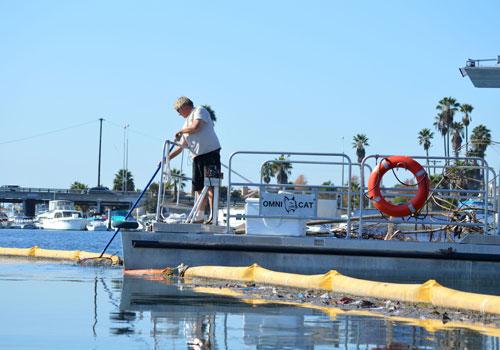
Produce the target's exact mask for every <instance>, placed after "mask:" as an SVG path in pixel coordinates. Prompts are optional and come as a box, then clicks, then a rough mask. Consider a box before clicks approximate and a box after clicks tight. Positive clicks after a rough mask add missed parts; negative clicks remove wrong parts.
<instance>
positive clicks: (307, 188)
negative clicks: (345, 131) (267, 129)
mask: <svg viewBox="0 0 500 350" xmlns="http://www.w3.org/2000/svg"><path fill="white" fill-rule="evenodd" d="M281 154H287V155H289V156H297V157H320V158H322V157H325V158H326V157H329V158H330V159H332V158H333V159H332V160H334V161H312V160H301V159H286V160H265V161H264V162H263V163H262V164H261V169H260V173H259V177H260V181H259V182H251V183H249V182H244V183H243V182H233V181H232V176H231V174H232V167H233V160H234V158H235V157H236V156H240V155H250V156H259V155H260V156H273V155H274V156H279V155H281ZM338 158H340V159H341V160H342V161H338ZM267 163H274V164H282V163H287V164H310V165H313V164H314V165H330V166H344V167H347V173H348V176H347V180H348V181H347V182H348V183H347V186H346V187H344V186H341V187H339V186H334V185H332V186H328V185H310V184H295V185H294V184H268V183H264V181H263V176H262V169H263V167H264V166H265V165H266V164H267ZM228 168H229V174H228V188H227V198H228V200H227V209H226V210H227V215H226V217H227V223H226V225H227V232H228V233H229V232H231V228H230V223H229V221H230V218H237V217H240V216H241V214H238V215H233V214H231V205H230V203H231V200H230V196H231V189H232V188H233V187H236V186H248V187H257V188H258V189H259V195H260V196H262V194H263V193H264V192H265V191H267V190H268V189H277V188H281V189H283V190H285V191H286V192H311V193H314V195H315V197H316V198H318V193H319V192H318V191H320V190H323V191H325V192H322V193H328V192H335V193H338V192H339V190H340V191H341V192H342V193H345V192H346V194H347V204H346V206H347V208H346V209H347V212H346V215H347V217H346V220H345V222H346V225H347V227H346V232H347V237H349V236H350V233H351V220H350V217H351V187H352V186H351V175H352V162H351V159H350V158H349V157H348V156H347V155H346V154H343V153H313V152H278V151H273V152H265V151H238V152H234V153H233V154H231V156H230V157H229V166H228ZM295 187H297V188H300V189H299V190H295V189H294V188H295ZM343 191H345V192H343ZM342 197H343V196H342ZM245 218H246V219H252V218H263V219H282V218H283V217H282V216H276V215H261V213H260V212H259V215H248V214H246V215H245ZM287 219H292V220H293V219H295V220H303V219H304V218H302V217H290V218H287ZM314 219H316V220H330V219H332V218H330V217H315V218H314Z"/></svg>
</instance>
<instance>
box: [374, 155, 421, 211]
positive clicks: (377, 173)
mask: <svg viewBox="0 0 500 350" xmlns="http://www.w3.org/2000/svg"><path fill="white" fill-rule="evenodd" d="M394 168H404V169H407V170H409V171H411V172H412V173H413V175H415V177H416V178H417V184H418V190H417V195H416V196H415V197H413V198H412V199H411V200H410V201H409V202H408V203H406V204H400V205H394V204H392V203H389V202H388V201H386V200H385V199H384V197H382V194H381V192H380V182H381V180H382V177H383V176H384V174H385V173H386V172H387V171H389V170H391V169H394ZM429 187H430V184H429V176H428V175H427V172H426V171H425V169H424V168H423V167H422V166H421V165H420V163H418V162H417V161H416V160H414V159H413V158H410V157H405V156H391V157H388V158H384V159H383V160H382V161H381V162H380V163H379V164H378V165H377V166H376V167H375V169H373V171H372V173H371V175H370V178H369V179H368V197H369V198H370V200H371V201H372V203H373V206H374V207H375V208H377V209H378V210H380V211H381V212H382V213H384V214H386V215H389V216H394V217H403V216H408V215H410V214H413V213H416V212H417V211H418V210H419V209H421V208H422V207H423V206H424V204H425V202H426V200H427V196H428V195H429Z"/></svg>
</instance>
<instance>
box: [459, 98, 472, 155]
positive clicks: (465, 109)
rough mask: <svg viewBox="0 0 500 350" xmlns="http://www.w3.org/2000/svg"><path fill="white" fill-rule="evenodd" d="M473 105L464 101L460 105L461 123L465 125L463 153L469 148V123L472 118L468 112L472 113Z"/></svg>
mask: <svg viewBox="0 0 500 350" xmlns="http://www.w3.org/2000/svg"><path fill="white" fill-rule="evenodd" d="M473 109H474V107H472V106H471V105H469V104H467V103H464V104H462V105H461V106H460V112H462V113H463V114H464V115H463V117H462V123H463V124H464V126H465V153H466V154H467V151H468V150H469V124H470V121H471V120H472V118H471V117H470V114H471V113H472V110H473Z"/></svg>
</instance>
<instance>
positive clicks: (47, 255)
mask: <svg viewBox="0 0 500 350" xmlns="http://www.w3.org/2000/svg"><path fill="white" fill-rule="evenodd" d="M0 256H20V257H31V258H42V259H54V260H71V261H77V262H80V261H83V260H92V259H96V260H97V259H99V257H100V254H99V253H92V252H85V251H82V250H51V249H42V248H40V247H38V246H34V247H31V248H1V247H0ZM101 259H109V260H110V261H111V263H112V264H113V265H120V264H121V259H120V257H118V256H116V255H110V254H104V255H103V256H102V257H101Z"/></svg>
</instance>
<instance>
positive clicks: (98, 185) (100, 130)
mask: <svg viewBox="0 0 500 350" xmlns="http://www.w3.org/2000/svg"><path fill="white" fill-rule="evenodd" d="M103 120H104V119H103V118H99V161H98V163H97V187H101V144H102V121H103Z"/></svg>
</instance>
